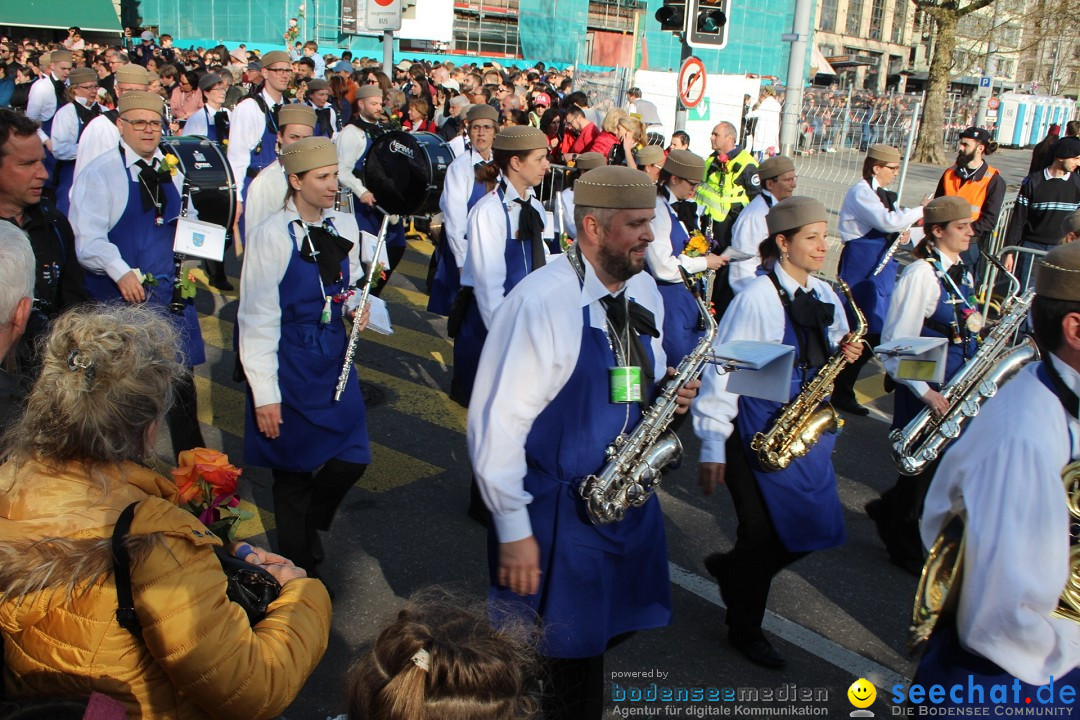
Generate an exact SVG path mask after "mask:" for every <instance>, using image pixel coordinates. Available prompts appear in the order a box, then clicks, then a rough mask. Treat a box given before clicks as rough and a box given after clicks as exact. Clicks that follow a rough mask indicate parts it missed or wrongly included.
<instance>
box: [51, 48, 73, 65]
mask: <svg viewBox="0 0 1080 720" xmlns="http://www.w3.org/2000/svg"><path fill="white" fill-rule="evenodd" d="M58 62H75V56H73V55H72V54H71V53H70V52H68V51H67V50H53V51H52V52H51V53H49V64H52V63H58Z"/></svg>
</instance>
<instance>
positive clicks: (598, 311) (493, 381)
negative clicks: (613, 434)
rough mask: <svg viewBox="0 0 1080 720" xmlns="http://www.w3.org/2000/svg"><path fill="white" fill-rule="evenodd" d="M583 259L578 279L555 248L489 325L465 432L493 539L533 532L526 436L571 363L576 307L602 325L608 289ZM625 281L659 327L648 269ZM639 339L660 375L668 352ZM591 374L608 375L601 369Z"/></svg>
mask: <svg viewBox="0 0 1080 720" xmlns="http://www.w3.org/2000/svg"><path fill="white" fill-rule="evenodd" d="M582 259H583V260H585V263H584V264H585V281H584V285H579V283H578V276H577V273H576V272H575V271H574V269H573V267H572V266H571V265H570V262H569V261H568V260H567V258H566V255H558V256H556V257H555V258H553V259H552V261H551V262H550V263H548V264H547V265H545V266H544V267H543V268H540V269H539V270H537V271H536V272H534V273H531V274H530V275H529V276H528V277H526V278H525V279H524V280H523V281H521V282H520V283H518V285H517V286H516V287H515V288H514V289H513V290H512V291H511V292H510V294H509V295H507V296H506V301H505V302H504V303H503V304H502V306H501V307H500V308H499V310H498V312H497V313H495V318H494V321H493V322H492V323H491V324H490V325H489V328H490V330H489V331H488V337H487V341H486V342H485V343H484V351H483V353H482V354H481V356H480V366H479V368H478V370H477V373H476V384H475V385H474V389H473V394H472V400H471V401H470V403H469V419H468V431H467V436H468V443H469V458H470V459H471V460H472V467H473V472H474V473H475V474H476V479H477V482H478V483H479V485H480V492H481V494H482V495H483V496H484V501H485V503H486V504H487V506H488V507H489V508H491V512H492V519H493V522H494V524H495V531H496V533H497V535H498V538H499V542H504V543H505V542H513V541H515V540H521V539H523V538H527V537H529V536H530V535H532V524H531V523H530V521H529V511H528V508H527V506H528V504H529V503H530V502H531V501H532V496H531V495H530V494H529V493H527V492H525V489H524V482H523V481H524V478H525V473H526V465H525V441H526V439H527V438H528V436H529V431H530V430H531V428H532V425H533V422H534V421H535V420H536V418H537V417H538V416H539V415H540V413H541V412H542V411H543V410H544V408H546V407H547V406H548V405H549V404H550V403H551V401H552V400H554V399H555V396H556V395H558V393H559V391H560V390H562V389H563V387H564V386H565V385H566V383H567V381H568V380H569V379H570V375H571V374H572V373H573V371H574V367H575V366H576V365H577V361H578V356H579V354H580V353H581V332H582V308H583V307H586V306H587V307H588V308H589V324H590V326H591V327H594V328H597V329H601V330H603V329H605V328H606V327H607V313H606V312H605V311H604V308H603V306H602V305H601V304H600V298H602V297H605V296H607V295H610V294H611V293H610V292H609V291H608V290H607V288H605V287H604V285H603V284H602V283H601V282H600V280H599V279H598V278H597V277H596V273H595V272H594V271H593V269H592V266H591V265H590V264H589V262H588V260H587V259H585V258H582ZM624 287H625V289H626V292H627V293H628V294H629V296H630V298H631V299H633V300H635V301H637V302H638V303H640V304H641V305H643V306H644V307H645V308H647V309H648V310H651V311H652V313H653V315H654V316H655V319H656V327H658V328H662V327H663V326H664V304H663V300H662V299H661V297H660V293H659V291H658V290H657V289H656V283H655V282H653V279H652V278H651V277H650V276H649V274H648V273H644V272H642V273H638V274H637V275H635V276H633V277H632V278H630V279H629V280H627V281H626V283H625V286H624ZM642 340H643V341H649V342H651V343H652V352H653V357H654V359H655V362H654V365H655V367H654V369H653V372H654V377H657V378H661V377H663V376H664V373H665V371H666V366H667V359H666V358H665V356H664V350H663V348H662V347H661V344H660V343H661V338H648V337H643V338H642ZM596 381H597V382H606V381H607V379H606V375H605V374H603V373H602V374H601V375H600V376H598V377H597V379H596ZM599 469H600V468H597V470H599Z"/></svg>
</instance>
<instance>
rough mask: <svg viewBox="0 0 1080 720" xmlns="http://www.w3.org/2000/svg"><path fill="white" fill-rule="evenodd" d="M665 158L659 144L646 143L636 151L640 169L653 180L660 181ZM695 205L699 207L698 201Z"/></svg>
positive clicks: (635, 154) (635, 160)
mask: <svg viewBox="0 0 1080 720" xmlns="http://www.w3.org/2000/svg"><path fill="white" fill-rule="evenodd" d="M665 159H666V156H665V155H664V148H662V147H660V146H659V145H646V146H645V147H643V148H640V149H638V150H635V151H634V162H636V163H637V166H638V169H639V170H641V171H642V172H644V173H645V174H646V175H648V176H649V177H650V178H652V180H653V182H659V180H660V170H662V169H663V167H664V160H665ZM694 207H695V209H696V208H697V204H696V203H695V205H694Z"/></svg>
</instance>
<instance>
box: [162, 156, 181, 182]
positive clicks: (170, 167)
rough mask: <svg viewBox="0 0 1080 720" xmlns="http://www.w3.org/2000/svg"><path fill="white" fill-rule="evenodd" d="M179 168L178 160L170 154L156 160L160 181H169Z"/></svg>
mask: <svg viewBox="0 0 1080 720" xmlns="http://www.w3.org/2000/svg"><path fill="white" fill-rule="evenodd" d="M179 168H180V158H178V157H176V156H175V155H173V154H172V153H169V154H168V155H166V156H165V157H163V158H161V159H160V160H158V166H157V172H158V175H160V176H161V179H162V180H171V179H172V177H173V176H174V175H176V173H177V172H179Z"/></svg>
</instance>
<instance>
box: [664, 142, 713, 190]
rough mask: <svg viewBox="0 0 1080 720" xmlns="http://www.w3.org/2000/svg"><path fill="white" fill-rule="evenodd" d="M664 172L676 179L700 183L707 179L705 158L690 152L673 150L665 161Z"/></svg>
mask: <svg viewBox="0 0 1080 720" xmlns="http://www.w3.org/2000/svg"><path fill="white" fill-rule="evenodd" d="M664 170H666V171H667V172H669V173H671V174H672V175H674V176H675V177H680V178H683V179H684V180H689V181H690V182H696V183H699V182H701V181H702V180H704V179H705V158H703V157H701V156H700V155H697V154H695V153H692V152H690V151H689V150H672V151H671V152H669V153H668V156H667V160H666V161H664Z"/></svg>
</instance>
